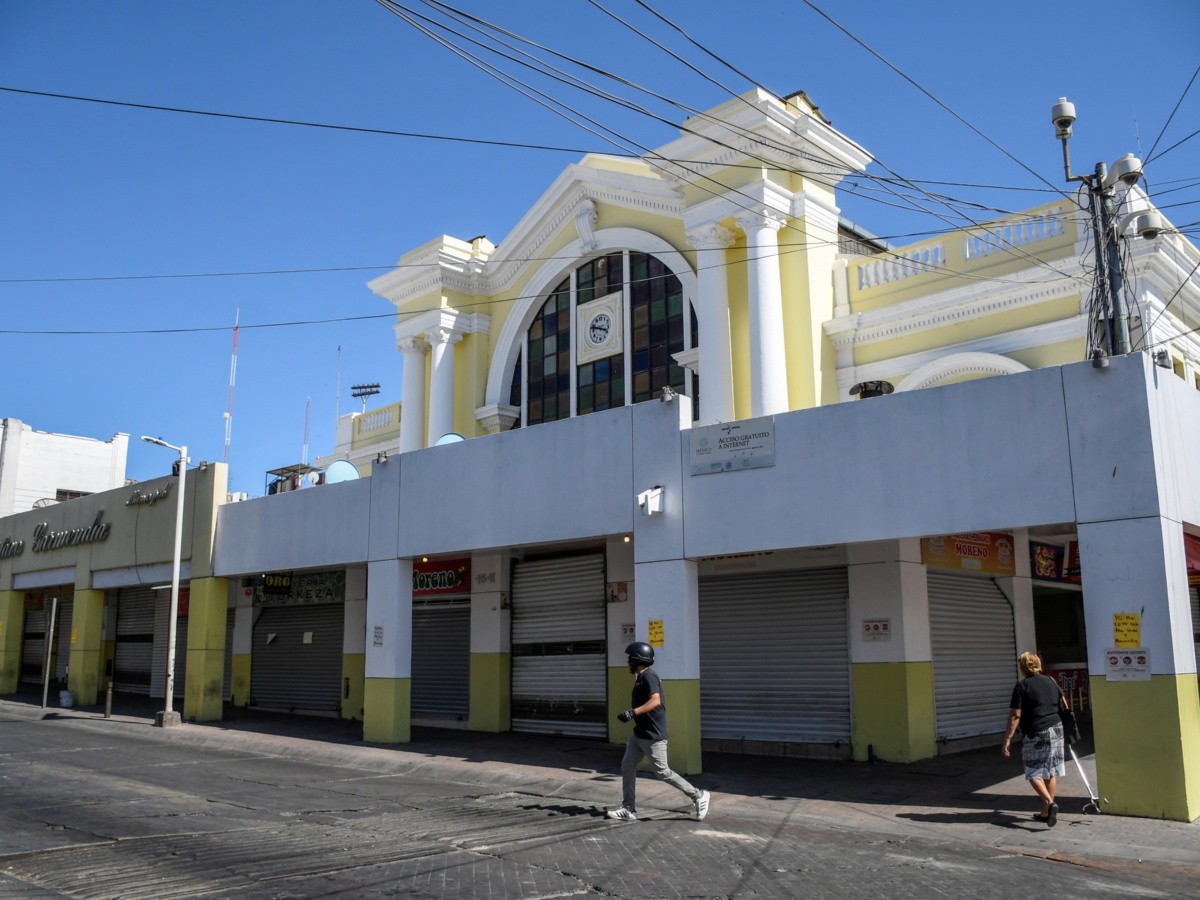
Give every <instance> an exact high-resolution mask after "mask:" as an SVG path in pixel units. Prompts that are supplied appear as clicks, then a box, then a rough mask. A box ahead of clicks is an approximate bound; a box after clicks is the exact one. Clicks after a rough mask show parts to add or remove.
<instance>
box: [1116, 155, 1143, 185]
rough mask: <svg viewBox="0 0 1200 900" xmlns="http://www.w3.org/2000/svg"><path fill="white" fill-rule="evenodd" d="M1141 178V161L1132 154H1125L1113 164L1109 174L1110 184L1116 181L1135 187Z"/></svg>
mask: <svg viewBox="0 0 1200 900" xmlns="http://www.w3.org/2000/svg"><path fill="white" fill-rule="evenodd" d="M1141 177H1142V161H1141V160H1140V159H1138V158H1137V157H1136V156H1134V155H1133V154H1132V153H1126V154H1125V155H1124V156H1122V157H1121V158H1120V159H1118V160H1117V161H1116V162H1115V163H1113V167H1112V172H1110V173H1109V178H1110V179H1111V181H1112V183H1114V184H1115V183H1116V182H1117V181H1120V182H1122V183H1123V184H1127V185H1130V186H1132V185H1135V184H1137V182H1138V179H1139V178H1141Z"/></svg>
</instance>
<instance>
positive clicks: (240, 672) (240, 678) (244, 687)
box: [229, 653, 251, 707]
mask: <svg viewBox="0 0 1200 900" xmlns="http://www.w3.org/2000/svg"><path fill="white" fill-rule="evenodd" d="M231 662H232V666H231V667H230V668H231V669H232V671H231V672H230V673H229V696H230V702H231V703H233V705H234V706H240V707H245V706H249V705H250V671H251V669H250V654H249V653H235V654H234V655H233V659H232V660H231Z"/></svg>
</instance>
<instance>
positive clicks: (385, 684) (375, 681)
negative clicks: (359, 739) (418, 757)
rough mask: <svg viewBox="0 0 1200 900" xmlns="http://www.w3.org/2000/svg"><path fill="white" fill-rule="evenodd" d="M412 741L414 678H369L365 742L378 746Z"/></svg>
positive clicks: (366, 695) (364, 701)
mask: <svg viewBox="0 0 1200 900" xmlns="http://www.w3.org/2000/svg"><path fill="white" fill-rule="evenodd" d="M411 739H412V679H411V678H368V679H366V681H365V684H364V690H363V740H364V741H371V742H373V743H377V744H405V743H408V741H409V740H411Z"/></svg>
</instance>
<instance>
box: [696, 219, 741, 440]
mask: <svg viewBox="0 0 1200 900" xmlns="http://www.w3.org/2000/svg"><path fill="white" fill-rule="evenodd" d="M687 242H688V244H690V245H691V246H692V247H694V248H696V282H697V294H698V296H697V297H696V302H695V308H696V317H697V319H698V320H699V324H700V346H699V347H698V348H697V349H698V351H699V363H700V365H699V374H700V376H701V378H702V381H701V384H702V385H703V388H702V393H703V399H702V400H701V402H700V418H699V421H698V422H697V423H696V424H697V425H714V424H716V423H718V422H732V421H734V420H735V419H736V418H737V416H736V415H735V413H734V402H733V362H732V358H733V353H732V351H733V348H732V341H731V339H730V333H729V282H728V272H729V269H728V266H727V265H726V259H725V251H726V249H728V248H729V247H731V246H733V242H734V236H733V232H731V231H730V230H729V229H727V228H724V227H722V226H720V225H708V226H705V227H704V228H699V229H696V230H694V231H689V232H688V235H687Z"/></svg>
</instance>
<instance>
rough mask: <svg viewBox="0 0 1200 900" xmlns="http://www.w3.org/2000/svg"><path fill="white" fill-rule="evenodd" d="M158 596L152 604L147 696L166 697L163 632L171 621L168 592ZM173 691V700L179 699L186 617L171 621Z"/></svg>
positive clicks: (184, 668) (184, 661)
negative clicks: (151, 646)
mask: <svg viewBox="0 0 1200 900" xmlns="http://www.w3.org/2000/svg"><path fill="white" fill-rule="evenodd" d="M158 593H161V595H162V596H160V597H158V598H156V599H155V601H154V650H153V653H152V654H151V662H150V696H151V697H163V698H164V699H165V698H166V696H167V629H168V626H169V623H170V621H171V592H170V591H161V592H158ZM175 622H176V624H175V690H174V694H175V696H176V697H182V696H183V684H184V679H185V678H186V677H187V635H188V620H187V617H186V616H184V617H176V619H175Z"/></svg>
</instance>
